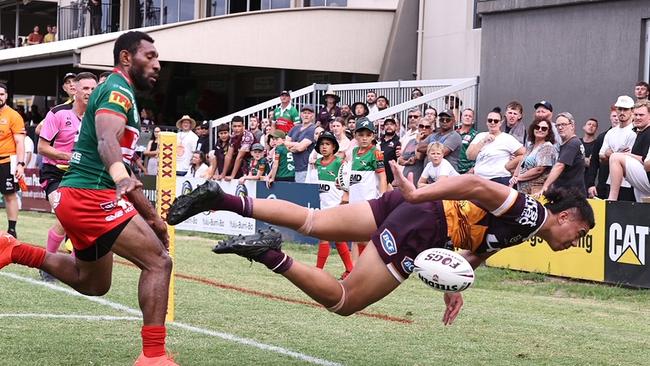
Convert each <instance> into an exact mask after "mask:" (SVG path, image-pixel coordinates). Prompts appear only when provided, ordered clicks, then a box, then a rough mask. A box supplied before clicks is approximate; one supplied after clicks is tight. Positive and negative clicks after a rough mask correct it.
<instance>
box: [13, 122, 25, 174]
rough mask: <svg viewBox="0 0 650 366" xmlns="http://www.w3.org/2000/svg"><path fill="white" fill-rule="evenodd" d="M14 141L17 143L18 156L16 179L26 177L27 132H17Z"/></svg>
mask: <svg viewBox="0 0 650 366" xmlns="http://www.w3.org/2000/svg"><path fill="white" fill-rule="evenodd" d="M14 142H15V143H16V158H17V162H18V163H22V164H18V165H16V174H15V175H16V179H22V178H23V177H25V133H24V131H23V133H15V134H14Z"/></svg>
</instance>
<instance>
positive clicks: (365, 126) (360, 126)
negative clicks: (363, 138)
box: [354, 117, 375, 132]
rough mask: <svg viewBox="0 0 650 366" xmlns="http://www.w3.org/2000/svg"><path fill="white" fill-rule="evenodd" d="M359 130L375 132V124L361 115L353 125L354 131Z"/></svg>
mask: <svg viewBox="0 0 650 366" xmlns="http://www.w3.org/2000/svg"><path fill="white" fill-rule="evenodd" d="M361 130H369V131H372V132H375V126H374V125H373V124H372V122H370V120H369V119H368V118H367V117H361V118H359V119H357V122H356V124H355V125H354V132H357V131H361Z"/></svg>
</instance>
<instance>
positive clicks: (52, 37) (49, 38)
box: [43, 25, 56, 43]
mask: <svg viewBox="0 0 650 366" xmlns="http://www.w3.org/2000/svg"><path fill="white" fill-rule="evenodd" d="M54 41H56V25H48V26H47V34H46V35H45V37H43V43H50V42H54Z"/></svg>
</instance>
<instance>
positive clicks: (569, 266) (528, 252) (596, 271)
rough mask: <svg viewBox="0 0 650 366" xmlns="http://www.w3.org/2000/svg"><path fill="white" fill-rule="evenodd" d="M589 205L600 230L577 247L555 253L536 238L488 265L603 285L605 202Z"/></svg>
mask: <svg viewBox="0 0 650 366" xmlns="http://www.w3.org/2000/svg"><path fill="white" fill-rule="evenodd" d="M589 203H590V204H591V207H592V208H593V209H594V214H595V217H596V226H595V227H594V228H593V229H592V230H591V231H589V233H587V235H586V236H585V237H584V238H582V239H581V240H580V242H579V245H578V246H577V247H574V248H569V249H567V250H563V251H559V252H554V251H552V250H551V249H550V247H549V246H548V244H546V242H545V241H543V240H542V239H540V238H538V237H533V238H531V239H530V240H528V241H526V242H524V243H522V244H519V245H517V246H514V247H511V248H507V249H503V250H501V251H499V252H498V253H497V254H495V255H493V256H492V257H491V258H490V259H488V260H487V265H489V266H493V267H501V268H510V269H517V270H523V271H529V272H539V273H547V274H552V275H556V276H562V277H571V278H580V279H585V280H593V281H601V282H602V281H603V280H604V279H605V273H604V272H605V270H604V265H603V262H604V260H605V258H604V256H605V201H602V200H589ZM608 215H609V212H608ZM647 217H648V216H646V218H647Z"/></svg>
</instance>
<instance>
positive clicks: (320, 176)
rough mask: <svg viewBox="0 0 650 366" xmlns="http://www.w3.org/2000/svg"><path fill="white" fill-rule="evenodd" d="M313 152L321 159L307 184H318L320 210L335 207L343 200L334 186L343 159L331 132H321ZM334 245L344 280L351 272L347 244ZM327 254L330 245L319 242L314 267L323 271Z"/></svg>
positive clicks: (338, 243)
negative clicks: (342, 268) (339, 155)
mask: <svg viewBox="0 0 650 366" xmlns="http://www.w3.org/2000/svg"><path fill="white" fill-rule="evenodd" d="M315 150H316V151H318V152H319V153H320V154H321V155H322V157H320V158H318V159H317V160H316V162H315V164H314V165H315V168H314V171H313V174H307V183H318V184H319V192H320V208H321V209H325V208H330V207H336V206H338V205H340V204H341V203H342V199H343V191H341V190H339V189H338V188H337V187H336V184H335V180H336V177H337V176H338V174H339V170H340V169H341V166H342V165H343V159H341V158H340V157H338V156H337V155H336V152H337V151H338V150H339V143H338V141H337V139H336V136H334V134H333V133H331V132H323V133H322V134H321V135H320V136H319V137H318V139H317V140H316V149H315ZM310 173H311V172H310ZM335 245H336V250H337V251H338V252H339V256H340V257H341V260H342V261H343V264H344V265H345V272H343V275H341V279H344V278H346V277H347V276H348V274H349V273H350V271H352V258H351V257H350V250H349V249H348V243H346V242H337V243H335ZM329 254H330V243H329V242H328V241H323V240H321V241H320V243H319V244H318V256H317V260H316V267H318V268H320V269H323V268H324V267H325V263H326V262H327V257H329Z"/></svg>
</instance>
